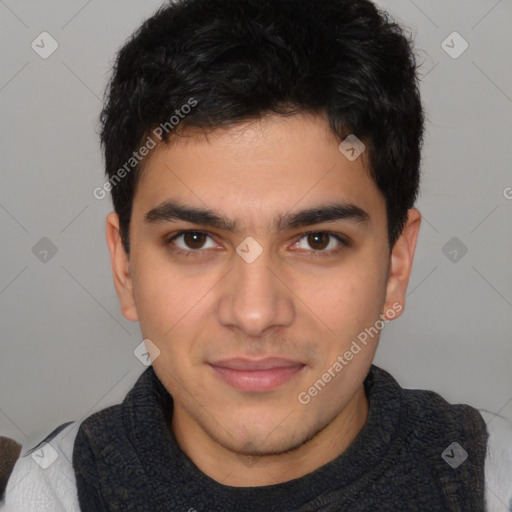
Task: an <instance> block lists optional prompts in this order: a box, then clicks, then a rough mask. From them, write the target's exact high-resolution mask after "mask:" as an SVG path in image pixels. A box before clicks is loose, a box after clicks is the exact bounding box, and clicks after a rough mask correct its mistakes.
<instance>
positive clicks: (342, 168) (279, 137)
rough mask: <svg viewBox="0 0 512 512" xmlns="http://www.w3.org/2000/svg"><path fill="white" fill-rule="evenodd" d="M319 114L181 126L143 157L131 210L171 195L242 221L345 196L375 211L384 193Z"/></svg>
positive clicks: (256, 221) (260, 222)
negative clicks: (167, 141)
mask: <svg viewBox="0 0 512 512" xmlns="http://www.w3.org/2000/svg"><path fill="white" fill-rule="evenodd" d="M338 145H339V141H338V140H337V138H336V137H335V136H334V134H333V133H332V132H331V131H330V129H329V125H328V122H327V121H326V120H325V119H324V118H323V117H321V116H319V115H306V114H304V115H303V114H299V115H294V116H288V117H284V116H278V115H269V116H265V117H264V118H262V119H261V120H257V121H251V122H244V123H240V124H238V125H233V126H230V127H223V128H217V129H214V130H212V131H208V132H204V131H203V130H200V129H197V128H195V129H194V128H191V129H185V130H183V132H182V133H181V134H180V135H173V136H172V137H171V143H170V144H169V145H164V144H159V145H158V146H157V147H156V148H155V149H154V150H152V153H151V154H150V155H149V157H148V158H147V160H146V161H145V162H144V172H143V173H142V175H141V178H140V180H139V184H138V186H137V190H136V193H135V198H134V206H133V215H134V217H135V216H136V215H139V216H143V215H144V214H145V213H147V211H148V210H150V209H151V208H154V207H156V206H157V205H159V204H161V203H163V202H164V201H166V200H168V199H169V198H172V199H173V200H176V199H178V200H179V201H180V202H181V203H182V204H188V205H191V206H195V207H198V208H202V209H204V208H208V209H210V210H215V211H219V212H223V213H224V214H225V215H226V216H227V217H230V218H233V220H236V221H237V224H238V225H239V226H242V227H244V228H247V229H260V228H261V229H265V230H268V228H269V226H270V225H271V224H272V223H273V222H274V221H275V216H276V215H282V214H284V213H286V212H289V211H292V210H296V209H302V208H305V207H308V206H312V205H317V204H325V203H331V204H333V203H339V202H345V203H347V204H353V205H356V206H358V207H360V208H362V209H364V210H365V211H367V212H368V213H369V214H370V217H372V216H374V215H378V214H381V213H382V211H383V209H384V206H385V204H384V198H383V196H382V195H381V194H380V192H379V191H378V189H377V187H376V185H375V183H374V182H373V180H372V178H371V177H370V173H369V172H368V170H367V160H368V155H367V154H366V153H363V154H362V155H361V156H360V157H359V158H357V159H356V160H354V161H350V160H349V159H347V157H346V156H345V155H344V154H343V153H342V152H341V151H340V150H339V148H338Z"/></svg>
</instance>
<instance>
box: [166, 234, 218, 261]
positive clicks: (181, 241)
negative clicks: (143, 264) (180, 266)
mask: <svg viewBox="0 0 512 512" xmlns="http://www.w3.org/2000/svg"><path fill="white" fill-rule="evenodd" d="M207 239H210V240H211V242H210V245H205V242H206V241H207ZM166 245H169V246H170V248H171V249H172V250H173V251H174V252H176V253H178V254H184V255H186V256H189V255H194V256H195V255H196V253H200V252H202V251H201V249H213V248H215V247H217V246H216V244H215V243H214V242H213V239H212V238H211V237H210V235H208V234H207V233H205V232H203V231H182V232H180V233H178V234H176V235H174V236H173V237H171V238H170V239H168V240H167V241H166Z"/></svg>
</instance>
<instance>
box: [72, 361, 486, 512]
mask: <svg viewBox="0 0 512 512" xmlns="http://www.w3.org/2000/svg"><path fill="white" fill-rule="evenodd" d="M364 386H365V391H366V393H367V396H368V400H369V414H368V419H367V422H366V424H365V426H364V427H363V429H362V430H361V432H360V433H359V435H358V436H357V438H356V439H355V441H354V442H353V443H352V444H351V445H350V447H349V448H348V449H347V450H346V451H345V452H344V453H342V454H341V455H340V456H339V457H338V458H336V459H335V460H333V461H332V462H330V463H328V464H326V465H324V466H322V467H320V468H318V469H317V470H316V471H314V472H312V473H310V474H308V475H305V476H304V477H301V478H298V479H295V480H291V481H289V482H285V483H282V484H278V485H270V486H263V487H245V488H240V487H229V486H224V485H222V484H220V483H218V482H216V481H214V480H213V479H211V478H209V477H208V476H206V475H205V474H204V473H202V472H201V471H200V470H199V469H198V468H197V467H196V466H195V465H194V464H193V463H192V461H191V460H190V459H189V458H188V457H187V456H186V455H185V454H184V453H183V452H182V451H181V449H180V448H179V446H178V444H177V443H176V440H175V438H174V436H173V434H172V432H171V431H170V430H169V428H168V427H167V425H168V424H169V423H168V419H169V417H170V415H172V407H173V402H172V398H171V397H170V395H169V394H168V393H167V391H166V390H165V388H164V387H163V385H162V384H161V383H160V381H159V380H158V378H157V377H156V374H155V373H154V370H153V368H152V367H149V368H148V369H147V370H146V371H145V372H144V373H143V374H142V375H141V377H140V378H139V380H138V381H137V383H136V384H135V386H134V387H133V388H132V390H131V391H130V392H129V394H128V395H127V396H126V398H125V400H124V401H123V403H122V404H119V405H116V406H113V407H109V408H107V409H104V410H102V411H100V412H98V413H96V414H93V415H92V416H90V417H89V418H88V419H86V420H85V421H84V422H83V423H82V424H81V426H80V429H79V431H78V434H77V436H76V440H75V444H74V451H73V467H74V472H75V477H76V483H77V490H78V498H79V503H80V508H81V510H82V512H102V511H114V510H115V511H123V512H132V511H151V512H159V511H183V512H187V511H188V512H214V511H219V512H226V511H251V512H260V511H261V512H274V511H275V512H278V511H279V512H285V511H300V512H310V511H311V512H312V511H324V512H328V511H329V512H331V511H332V512H334V511H337V512H339V511H350V512H359V511H380V512H387V511H390V512H391V511H393V512H399V511H416V510H417V511H420V510H421V511H429V512H436V511H444V512H445V511H460V512H471V511H475V512H482V511H483V510H484V487H485V483H484V459H485V451H486V443H487V431H486V428H485V422H484V421H483V419H482V417H481V415H480V414H479V412H478V411H477V410H476V409H474V408H472V407H470V406H468V405H452V404H449V403H448V402H446V401H445V400H444V399H443V398H442V397H441V396H439V395H438V394H436V393H434V392H432V391H422V390H408V389H403V388H401V387H400V386H399V384H398V383H397V382H396V380H395V379H394V378H393V377H392V376H391V375H390V374H389V373H387V372H386V371H384V370H383V369H381V368H379V367H377V366H375V365H372V367H371V369H370V371H369V373H368V375H367V377H366V379H365V382H364ZM452 443H457V445H458V446H457V445H454V444H452ZM461 448H462V449H463V450H465V452H467V454H468V456H467V459H466V460H464V462H462V463H460V459H459V454H460V453H463V452H461V450H460V449H461ZM459 463H460V465H458V464H459Z"/></svg>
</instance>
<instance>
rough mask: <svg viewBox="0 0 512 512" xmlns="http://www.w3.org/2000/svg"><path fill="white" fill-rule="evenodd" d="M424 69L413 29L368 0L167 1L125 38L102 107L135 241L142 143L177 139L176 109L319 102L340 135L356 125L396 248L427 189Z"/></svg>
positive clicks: (196, 120) (217, 110) (224, 121)
mask: <svg viewBox="0 0 512 512" xmlns="http://www.w3.org/2000/svg"><path fill="white" fill-rule="evenodd" d="M416 71H417V65H416V59H415V54H414V50H413V46H412V40H411V36H410V35H409V34H406V32H405V30H404V28H402V27H401V26H400V25H399V24H398V23H397V22H396V21H395V20H393V19H392V18H391V17H390V16H389V14H388V13H386V12H384V11H382V10H380V9H379V8H377V7H376V6H375V5H374V4H373V3H372V2H371V1H369V0H321V1H320V0H177V1H175V2H172V3H169V4H168V5H165V6H163V7H161V8H160V9H159V10H158V11H157V12H156V13H155V14H154V15H153V16H152V17H150V18H149V19H148V20H146V21H145V22H144V23H143V24H142V26H141V27H140V28H139V29H138V30H137V31H136V32H135V33H134V34H133V35H132V37H131V38H130V39H129V41H128V42H127V43H126V44H125V45H124V46H123V47H122V48H121V49H120V51H119V53H118V55H117V59H116V62H115V65H114V69H113V75H112V78H111V80H110V83H109V86H108V88H107V92H106V100H105V105H104V109H103V111H102V113H101V118H100V120H101V142H102V147H103V150H104V156H105V167H106V174H107V176H108V178H109V181H110V182H111V184H112V185H113V186H112V187H111V190H112V199H113V204H114V209H115V211H116V213H118V215H119V218H120V231H121V238H122V241H123V245H124V248H125V250H126V252H127V253H129V249H130V244H129V225H130V217H131V212H132V204H133V198H134V194H135V190H136V186H137V182H138V178H139V177H140V172H141V169H142V165H141V162H142V160H140V161H139V160H136V159H134V153H137V151H138V149H139V148H140V147H141V146H142V145H144V144H145V141H149V139H148V137H150V136H151V134H155V133H157V134H159V135H160V138H161V140H163V141H164V142H166V143H167V142H169V137H170V136H171V135H172V134H173V133H177V130H172V125H173V123H172V122H171V121H170V120H171V117H172V116H174V117H175V118H176V119H178V117H177V116H176V115H174V114H175V113H176V114H178V113H183V112H184V111H188V114H187V115H184V116H181V115H180V119H179V121H178V122H179V128H180V130H181V129H182V128H185V127H202V128H213V129H215V128H216V127H220V126H221V125H230V124H235V123H237V122H241V121H245V120H250V119H254V118H261V116H263V115H266V114H269V113H277V114H282V115H293V114H295V113H299V112H311V113H321V114H324V115H326V116H327V118H328V120H329V125H330V128H331V130H332V132H333V133H334V134H335V135H336V136H337V137H339V139H340V140H341V139H344V138H345V137H346V136H348V135H349V134H355V135H356V136H357V137H358V138H359V139H361V140H362V141H364V143H365V145H366V147H367V150H368V161H369V164H370V165H369V167H370V169H369V171H370V173H371V176H372V179H373V180H374V181H375V183H376V185H377V187H378V189H379V190H380V192H381V193H382V194H383V196H384V198H385V201H386V210H387V226H388V241H389V247H390V249H391V248H392V247H393V245H394V243H395V241H396V240H397V238H398V237H399V236H400V234H401V232H402V229H403V227H404V225H405V222H406V219H407V210H408V209H409V208H411V207H412V206H413V205H414V203H415V201H416V198H417V195H418V187H419V178H420V169H419V168H420V160H421V146H422V139H423V125H424V112H423V108H422V104H421V100H420V93H419V86H418V77H417V73H416ZM194 102H195V103H194ZM185 105H194V107H193V108H188V109H187V110H185V108H184V106H185ZM181 107H183V110H180V108H181ZM157 127H161V128H160V129H158V128H157ZM155 128H156V131H155ZM152 139H153V137H152ZM135 156H137V157H139V155H138V154H136V155H135ZM127 162H131V163H130V166H131V167H132V168H133V170H132V172H129V171H130V170H131V169H130V168H127V165H126V164H127ZM123 166H124V169H125V172H120V170H121V169H122V168H123ZM116 173H118V174H117V176H116ZM120 175H122V176H123V178H122V179H119V178H120ZM113 178H117V182H113Z"/></svg>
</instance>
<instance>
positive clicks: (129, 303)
mask: <svg viewBox="0 0 512 512" xmlns="http://www.w3.org/2000/svg"><path fill="white" fill-rule="evenodd" d="M106 236H107V244H108V248H109V250H110V264H111V265H112V275H113V277H114V286H115V288H116V291H117V296H118V297H119V302H120V303H121V313H122V314H123V316H124V317H125V318H126V319H127V320H131V321H132V322H137V321H138V316H137V310H136V308H135V302H134V300H133V281H132V276H131V274H130V261H129V257H128V255H127V254H126V251H125V250H124V246H123V243H122V241H121V233H120V231H119V216H118V215H117V213H114V212H110V213H109V214H108V215H107V221H106Z"/></svg>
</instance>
